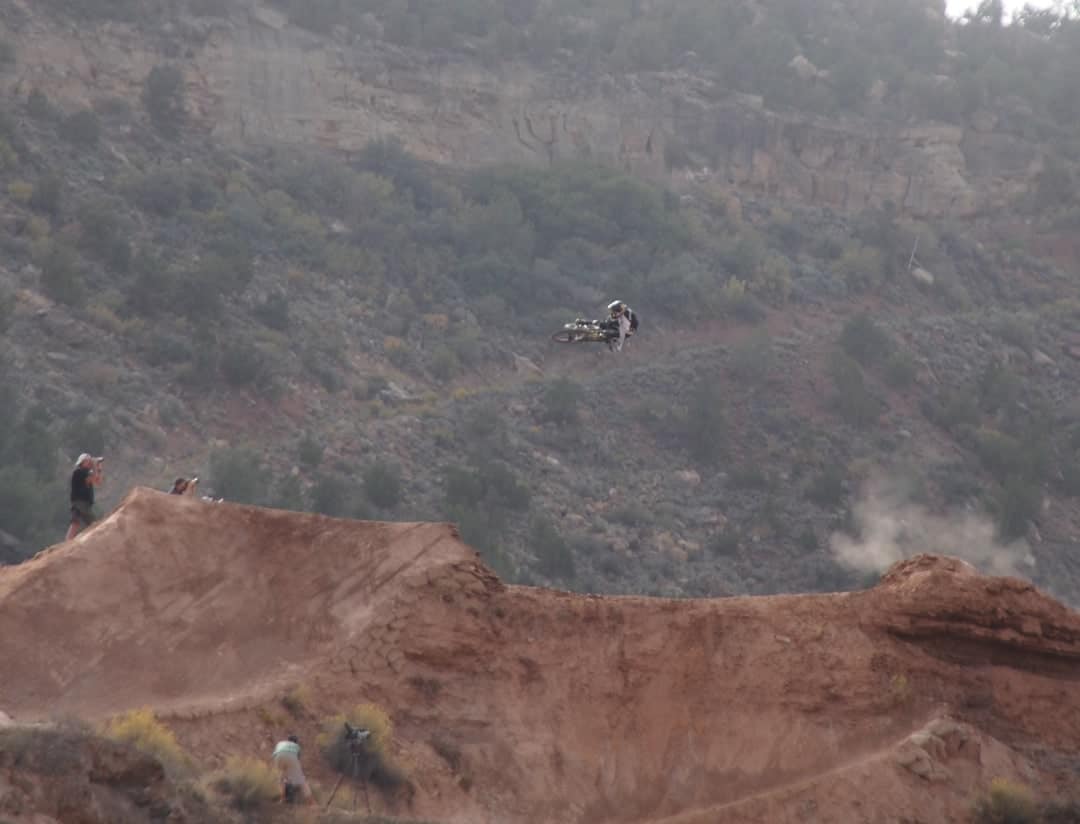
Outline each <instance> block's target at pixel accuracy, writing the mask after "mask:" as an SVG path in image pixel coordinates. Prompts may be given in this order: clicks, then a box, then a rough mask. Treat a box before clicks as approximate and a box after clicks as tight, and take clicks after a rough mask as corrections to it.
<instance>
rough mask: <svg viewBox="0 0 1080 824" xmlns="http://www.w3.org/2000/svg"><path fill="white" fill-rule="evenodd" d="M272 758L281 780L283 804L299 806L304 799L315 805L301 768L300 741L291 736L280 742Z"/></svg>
mask: <svg viewBox="0 0 1080 824" xmlns="http://www.w3.org/2000/svg"><path fill="white" fill-rule="evenodd" d="M271 758H272V759H273V762H274V766H275V767H276V768H277V771H278V775H279V776H280V778H281V802H282V803H283V804H299V803H300V799H301V798H304V799H307V803H308V804H314V803H315V796H314V795H312V793H311V788H310V787H309V786H308V783H307V779H306V778H304V771H303V770H302V769H301V768H300V739H298V738H297V737H296V736H295V735H290V736H289V737H288V738H287V739H285V740H284V741H278V743H277V746H276V747H274V754H273V756H271Z"/></svg>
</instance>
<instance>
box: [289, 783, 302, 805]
mask: <svg viewBox="0 0 1080 824" xmlns="http://www.w3.org/2000/svg"><path fill="white" fill-rule="evenodd" d="M303 789H304V785H303V784H289V783H286V784H285V803H286V804H299V803H300V799H301V798H303Z"/></svg>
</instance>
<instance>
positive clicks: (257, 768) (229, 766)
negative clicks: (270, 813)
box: [212, 756, 280, 812]
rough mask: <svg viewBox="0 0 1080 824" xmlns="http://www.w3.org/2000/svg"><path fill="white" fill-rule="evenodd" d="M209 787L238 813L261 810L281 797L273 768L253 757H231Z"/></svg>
mask: <svg viewBox="0 0 1080 824" xmlns="http://www.w3.org/2000/svg"><path fill="white" fill-rule="evenodd" d="M212 786H213V787H214V789H215V790H217V791H218V792H219V793H220V794H221V795H223V796H224V797H225V798H226V799H228V803H229V805H230V806H231V807H233V808H234V809H237V810H240V811H241V812H254V811H258V810H262V809H263V808H265V807H267V806H269V805H270V804H272V803H273V802H274V801H276V800H277V799H278V797H279V795H280V790H279V784H278V777H277V774H276V773H275V772H274V770H273V768H272V767H270V766H269V765H268V764H266V763H265V762H263V761H259V760H258V759H255V758H239V757H237V756H230V757H229V759H228V760H227V761H226V762H225V768H224V769H223V770H221V772H220V773H218V774H217V775H216V777H215V778H214V780H213V784H212Z"/></svg>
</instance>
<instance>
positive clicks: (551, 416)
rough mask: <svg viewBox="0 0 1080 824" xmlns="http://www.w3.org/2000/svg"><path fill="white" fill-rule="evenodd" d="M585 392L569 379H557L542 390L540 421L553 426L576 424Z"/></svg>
mask: <svg viewBox="0 0 1080 824" xmlns="http://www.w3.org/2000/svg"><path fill="white" fill-rule="evenodd" d="M584 398H585V390H584V389H582V388H581V385H580V384H577V383H575V382H574V381H572V380H570V379H569V378H559V379H558V380H556V381H555V382H553V383H552V384H550V385H549V386H548V387H547V389H545V390H544V395H543V399H542V401H541V412H540V418H541V420H543V421H545V422H547V423H555V424H563V425H565V424H573V423H577V419H578V407H579V406H580V405H581V402H582V400H584Z"/></svg>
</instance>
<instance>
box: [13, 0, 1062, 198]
mask: <svg viewBox="0 0 1080 824" xmlns="http://www.w3.org/2000/svg"><path fill="white" fill-rule="evenodd" d="M29 8H30V6H29V4H25V5H24V10H25V11H26V13H25V14H24V15H23V16H22V19H21V20H15V21H13V22H10V23H8V27H9V28H10V29H12V30H13V31H11V32H9V34H12V35H13V36H12V37H11V39H12V40H13V41H15V42H17V43H18V44H19V45H18V67H19V69H18V71H17V72H16V73H15V75H13V76H12V78H11V79H9V80H8V86H9V88H12V89H13V90H15V91H18V92H22V93H26V92H27V91H28V90H29V89H30V88H33V87H39V88H41V89H43V90H44V91H45V92H46V93H47V94H49V95H50V97H54V98H56V99H57V100H60V101H61V102H64V101H67V102H69V103H73V102H75V101H82V102H84V103H88V102H93V101H94V100H96V99H100V98H104V97H111V96H119V97H123V98H125V99H128V100H135V99H137V96H138V91H139V88H140V86H141V82H142V80H143V78H144V77H145V76H146V74H147V72H148V71H149V69H150V68H151V67H152V66H153V65H155V64H157V63H160V62H164V61H172V62H176V63H177V64H179V65H182V66H183V68H184V71H185V74H186V78H187V83H188V90H189V98H190V100H189V106H190V108H191V110H192V114H193V115H194V119H195V121H196V122H197V123H199V124H201V125H202V126H203V127H205V128H208V129H210V130H212V131H213V133H214V134H216V135H217V136H219V137H221V138H223V139H225V140H227V141H232V142H240V141H242V142H247V143H251V142H275V143H294V144H318V145H321V146H325V147H330V148H334V149H340V150H343V151H349V150H355V149H358V148H360V147H361V146H363V145H364V144H365V143H366V142H368V141H369V140H371V139H373V138H387V137H391V136H393V137H398V138H400V139H401V140H402V141H403V142H404V143H405V144H406V146H407V147H408V148H409V149H410V150H411V151H413V152H415V153H417V154H419V155H421V156H423V157H426V158H430V159H433V160H438V161H441V162H445V163H450V164H454V165H461V166H476V165H480V164H484V163H491V162H499V161H514V162H535V163H547V162H550V161H551V160H553V159H557V158H558V159H561V158H582V157H588V158H593V159H597V160H602V161H606V162H611V163H617V164H619V165H621V166H623V167H624V168H627V169H630V170H633V171H634V172H636V173H639V174H642V175H644V176H647V177H651V178H656V179H664V180H666V181H667V182H670V183H672V184H675V185H680V184H686V183H688V182H697V183H703V182H704V183H713V184H717V185H721V186H731V185H734V186H739V187H744V188H747V189H752V190H758V191H761V192H763V193H768V194H770V195H772V196H775V197H778V198H780V199H783V200H790V201H799V202H811V203H816V204H820V205H823V206H829V207H833V208H836V209H839V210H844V211H858V210H861V209H864V208H866V207H868V206H878V205H881V204H884V203H885V202H887V201H892V202H893V203H894V204H896V205H897V206H898V207H899V208H901V209H902V210H903V211H905V212H908V213H910V214H913V215H916V216H921V217H931V218H940V217H969V216H973V215H975V214H978V213H980V212H987V211H991V210H993V209H995V208H999V207H1002V206H1004V205H1006V204H1007V203H1008V202H1009V200H1010V199H1011V198H1013V197H1014V196H1016V195H1018V194H1020V193H1023V192H1024V191H1026V190H1027V188H1028V186H1029V184H1030V181H1031V179H1032V177H1033V176H1034V174H1035V173H1037V172H1038V170H1039V169H1040V168H1041V164H1042V154H1041V151H1040V150H1039V147H1038V146H1036V145H1034V144H1032V143H1029V142H1026V141H1024V140H1022V139H1020V138H1018V137H1014V136H1012V135H1009V134H1003V133H1000V132H998V131H995V128H996V126H995V123H994V121H993V119H992V118H990V117H980V118H976V121H977V122H978V127H977V128H973V129H963V128H960V127H957V126H948V125H942V124H922V125H917V126H909V127H899V126H897V125H896V124H895V123H874V122H870V121H867V120H859V119H846V120H845V119H828V120H825V119H821V118H812V117H808V116H806V115H801V114H795V113H778V112H773V111H769V110H768V109H766V108H765V107H764V105H763V104H762V102H761V100H760V99H759V98H753V97H748V96H745V95H737V94H733V93H731V92H730V90H728V89H725V88H722V87H720V86H719V85H718V84H716V83H714V82H712V81H711V80H710V79H708V78H707V77H706V76H703V75H698V74H693V73H690V72H674V73H662V74H661V73H652V74H637V75H628V76H613V75H602V74H601V75H595V74H594V75H590V76H583V75H580V74H577V73H574V72H572V71H569V70H565V69H559V68H552V69H551V70H550V71H544V72H542V71H537V70H536V69H534V68H531V67H529V66H526V65H524V64H521V63H511V62H504V63H500V64H499V65H498V66H497V67H495V68H489V67H486V66H485V65H483V63H482V62H480V61H478V60H473V59H470V58H468V57H466V56H464V55H447V54H438V53H431V52H423V53H421V52H414V51H403V50H400V49H397V48H394V47H392V46H389V45H387V44H384V43H372V42H366V43H357V42H352V43H350V42H346V41H345V39H344V38H338V39H336V40H335V39H326V38H319V37H317V36H315V35H313V34H311V33H309V32H307V31H304V30H302V29H299V28H297V27H295V26H292V25H289V24H288V23H287V21H286V20H285V18H283V17H282V16H281V15H279V14H277V13H276V12H274V11H272V10H270V9H268V8H264V7H263V6H261V5H260V4H258V3H255V2H244V3H239V2H238V3H236V4H235V6H234V9H233V13H232V16H231V17H230V18H229V19H227V20H213V21H210V20H189V21H187V22H186V23H184V24H183V25H177V24H170V25H169V26H168V27H166V28H167V30H165V31H146V30H136V29H134V28H131V27H126V26H120V25H103V26H98V27H89V28H87V27H74V26H71V25H67V26H65V25H62V24H59V23H56V22H54V21H51V20H45V19H42V18H41V17H40V16H37V15H34V14H32V13H31V12H30V11H29ZM178 43H179V44H181V45H177V44H178ZM671 143H674V144H677V146H678V147H679V151H678V153H677V154H678V155H679V157H680V158H682V159H683V162H681V163H680V164H679V165H680V168H678V169H671V168H669V166H670V165H671V164H670V163H669V162H667V161H668V160H670V159H671V158H672V157H673V155H674V154H676V153H674V152H670V151H668V146H669V144H671Z"/></svg>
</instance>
